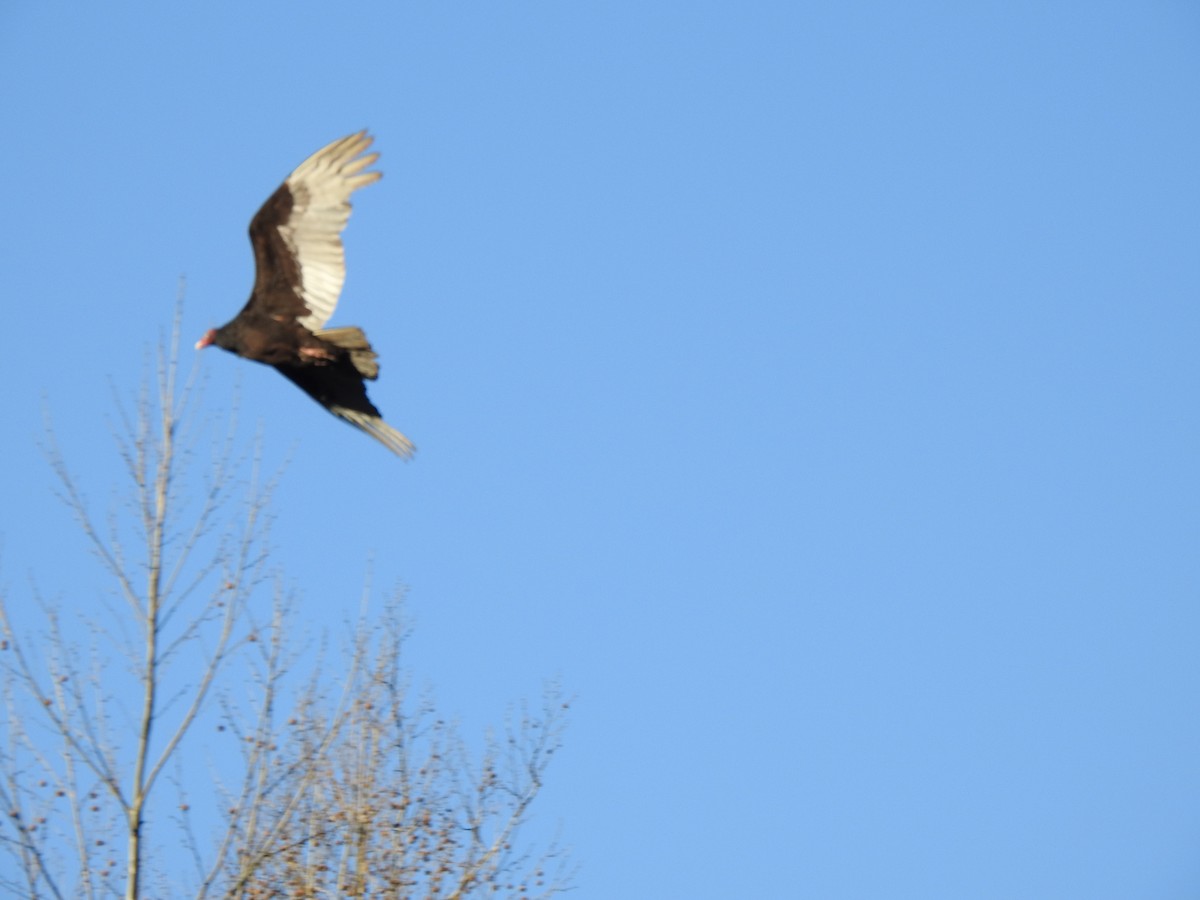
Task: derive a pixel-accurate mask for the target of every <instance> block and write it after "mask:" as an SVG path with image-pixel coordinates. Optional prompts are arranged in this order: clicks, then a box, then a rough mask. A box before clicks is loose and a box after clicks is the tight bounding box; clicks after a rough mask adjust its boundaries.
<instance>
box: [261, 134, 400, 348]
mask: <svg viewBox="0 0 1200 900" xmlns="http://www.w3.org/2000/svg"><path fill="white" fill-rule="evenodd" d="M372 140H374V139H373V138H372V137H371V136H370V135H368V134H367V132H366V131H365V130H364V131H360V132H358V134H352V135H349V136H348V137H344V138H342V139H341V140H337V141H334V142H333V143H332V144H330V145H329V146H327V147H325V148H323V149H321V150H318V151H317V152H316V153H314V154H313V155H312V156H310V157H309V158H308V159H306V160H305V161H304V162H302V163H301V164H300V165H299V166H298V167H297V168H296V171H294V172H292V174H291V175H289V176H288V177H287V180H286V181H285V182H284V183H283V184H281V185H280V186H279V189H278V190H276V191H275V193H274V194H272V195H271V196H270V198H269V199H268V200H267V202H266V203H264V204H263V205H262V208H261V209H260V210H259V211H258V212H257V213H256V214H255V216H254V219H253V221H251V223H250V243H251V244H252V245H253V247H254V264H255V269H256V272H255V280H254V292H253V293H252V294H251V296H250V302H249V303H247V304H246V309H247V310H253V311H255V312H261V313H264V314H266V315H269V316H271V317H272V318H274V319H276V320H278V321H285V322H286V321H292V320H295V321H298V322H299V323H300V324H301V325H303V326H304V327H305V328H307V329H308V330H309V331H316V330H317V329H318V328H322V327H324V325H325V323H326V322H327V321H328V320H329V317H330V316H332V315H333V311H334V309H336V308H337V302H338V297H339V296H341V293H342V283H343V282H344V281H345V279H346V257H345V252H344V251H343V249H342V238H341V233H342V229H343V228H345V227H346V222H347V221H348V220H349V218H350V195H351V194H352V193H354V191H356V190H358V189H359V188H360V187H363V186H365V185H368V184H371V183H372V182H374V181H378V180H379V179H380V178H381V177H382V174H383V173H381V172H364V171H363V169H365V168H366V167H367V166H369V165H371V164H372V163H373V162H375V160H377V159H378V158H379V154H378V153H369V154H367V155H365V156H363V155H361V154H362V153H363V151H365V150H366V149H367V148H368V147H369V146H370V145H371V141H372Z"/></svg>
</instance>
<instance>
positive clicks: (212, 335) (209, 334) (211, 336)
mask: <svg viewBox="0 0 1200 900" xmlns="http://www.w3.org/2000/svg"><path fill="white" fill-rule="evenodd" d="M216 339H217V329H215V328H210V329H208V331H206V332H204V337H202V338H200V340H198V341H196V349H197V350H203V349H204V348H205V347H207V346H208V345H209V344H211V343H212V342H213V341H215V340H216Z"/></svg>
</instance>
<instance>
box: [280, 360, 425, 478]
mask: <svg viewBox="0 0 1200 900" xmlns="http://www.w3.org/2000/svg"><path fill="white" fill-rule="evenodd" d="M275 368H276V369H278V370H279V371H280V372H281V373H283V375H284V377H286V378H287V379H288V380H289V381H291V382H292V383H293V384H295V385H296V386H297V387H299V388H300V389H301V390H302V391H304V392H305V393H306V394H308V395H309V396H310V397H312V398H313V399H314V400H316V401H317V402H318V403H320V404H321V405H322V406H324V407H325V408H326V409H327V410H329V411H330V412H331V413H333V414H334V415H335V416H337V417H338V418H339V419H344V420H345V421H347V422H349V423H350V424H351V425H353V426H354V427H355V428H358V429H360V430H362V431H365V432H366V433H367V434H369V435H371V437H373V438H375V439H376V440H377V441H379V442H380V443H381V444H383V445H384V446H385V447H387V448H388V449H389V450H391V451H392V452H393V453H395V454H397V455H398V456H403V457H404V458H406V459H407V458H409V457H411V456H412V455H413V453H414V452H416V447H414V446H413V443H412V441H410V440H409V439H408V438H406V437H405V436H404V435H403V434H401V433H400V432H399V431H397V430H396V429H395V428H393V427H392V426H391V425H388V424H387V423H386V422H384V421H383V416H381V415H380V413H379V410H378V409H376V408H375V405H374V404H373V403H372V402H371V401H370V399H368V397H367V387H366V385H365V384H363V379H362V375H361V374H359V372H358V370H357V369H355V367H354V365H353V364H352V363H351V361H350V358H349V357H343V358H342V359H340V360H338V361H337V362H336V363H334V364H332V365H323V366H294V365H282V366H276V367H275Z"/></svg>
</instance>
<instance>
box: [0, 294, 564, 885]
mask: <svg viewBox="0 0 1200 900" xmlns="http://www.w3.org/2000/svg"><path fill="white" fill-rule="evenodd" d="M178 338H179V315H178V314H177V315H176V318H175V322H174V327H173V329H172V333H171V337H170V339H169V341H167V342H165V345H164V346H162V347H161V348H160V351H159V353H158V358H157V359H158V362H157V367H156V375H155V376H154V377H153V378H152V379H147V383H148V385H151V386H152V387H150V388H147V389H144V390H143V391H142V393H141V395H140V396H139V398H138V400H137V405H136V410H135V411H134V413H133V414H132V415H128V414H127V413H126V412H125V410H124V409H123V407H122V406H121V405H120V404H119V403H118V406H117V409H118V414H119V427H118V429H117V433H118V441H117V449H118V457H119V459H120V461H121V465H122V471H123V473H124V477H125V479H126V480H127V489H128V496H129V500H128V502H127V503H126V504H125V506H124V508H117V509H115V510H113V511H112V512H111V513H110V514H109V515H108V516H107V517H106V518H105V519H103V520H98V519H97V518H96V517H95V515H94V513H93V512H92V507H91V506H90V504H89V503H88V500H87V498H86V496H85V495H84V492H83V490H82V489H81V487H80V485H79V484H78V483H77V481H76V480H75V479H74V478H73V477H72V475H71V473H70V471H69V469H68V467H67V464H66V462H65V460H64V457H63V454H62V453H61V452H60V451H59V450H58V449H57V446H56V444H55V443H54V441H53V440H51V442H50V444H49V449H48V456H49V460H50V463H51V467H52V469H53V471H54V473H55V475H56V476H57V481H58V484H59V486H60V494H61V496H62V498H63V500H64V501H65V503H66V505H67V507H68V509H69V510H70V511H71V513H72V514H73V515H74V517H75V519H76V521H77V522H78V524H79V526H80V529H81V531H82V534H83V536H84V538H85V539H86V542H87V544H88V546H89V547H90V549H91V551H92V553H93V555H94V556H95V557H96V558H97V559H98V560H99V562H100V565H101V568H102V570H103V571H104V572H105V573H106V574H107V576H108V578H109V580H110V584H111V585H112V586H113V587H112V588H111V591H110V594H109V601H108V603H107V608H106V609H105V610H104V613H103V614H102V615H100V616H95V615H93V616H89V615H88V614H86V613H85V612H82V611H80V610H79V609H78V608H76V609H75V610H74V612H73V614H71V615H68V614H67V609H68V605H66V604H62V603H57V602H50V601H48V600H46V599H45V598H42V597H40V596H38V597H37V599H38V602H39V605H40V612H41V621H42V625H43V627H42V630H41V633H40V634H37V632H36V631H34V632H33V633H34V634H36V637H30V636H29V630H28V629H24V630H23V629H22V627H21V626H20V625H19V623H18V622H17V621H15V619H14V617H13V616H12V615H11V609H10V606H9V605H8V603H7V600H6V598H5V597H4V596H3V595H2V594H0V678H2V681H0V685H2V687H3V701H4V720H5V722H6V725H7V727H6V728H5V732H4V737H3V740H2V741H0V804H2V806H3V819H2V820H0V853H7V854H8V856H9V857H10V858H11V860H12V861H13V862H14V863H15V865H11V866H4V865H0V889H2V890H3V891H4V892H5V893H6V895H11V896H23V897H29V898H41V897H67V896H81V897H87V898H97V897H120V896H124V897H126V898H129V900H133V898H139V897H144V896H172V897H176V896H187V895H194V896H196V897H218V896H219V897H230V898H232V897H238V898H243V897H244V898H252V897H253V898H259V897H326V896H327V897H368V896H370V897H375V896H389V897H405V898H409V897H429V898H450V897H453V898H464V897H468V896H472V895H474V894H476V893H478V894H481V895H486V896H514V897H528V896H550V895H552V894H554V893H556V892H558V891H559V890H561V889H562V888H563V887H564V886H565V885H566V883H567V880H568V877H569V873H567V872H566V870H565V868H564V867H563V860H564V857H563V855H562V854H561V853H560V852H559V851H558V850H557V849H555V848H554V847H553V846H552V847H551V848H550V849H549V850H547V851H545V852H543V853H540V854H537V855H534V854H532V853H529V852H526V851H522V850H520V849H518V848H519V847H520V844H519V843H518V842H517V835H518V831H519V829H520V827H521V825H522V824H523V822H524V821H525V819H526V816H527V813H528V809H529V806H530V804H531V803H532V802H533V800H534V798H535V797H536V796H537V793H538V791H539V789H540V787H541V784H542V779H543V776H544V773H545V770H546V766H547V764H548V762H549V760H550V758H551V756H552V755H553V753H554V752H555V751H556V750H557V749H558V746H559V740H560V737H561V731H562V725H563V720H564V714H565V709H566V704H565V703H564V702H562V701H561V699H559V698H558V696H557V693H556V692H550V693H548V694H547V696H546V702H545V704H544V708H543V709H542V711H541V712H540V713H539V714H538V715H536V716H534V715H530V714H529V713H528V712H526V713H525V714H523V716H522V717H521V719H520V720H519V721H518V722H516V723H513V724H512V725H511V726H510V727H509V729H508V731H507V733H506V737H505V738H504V739H503V740H502V741H499V742H497V741H490V742H489V743H488V747H487V749H486V750H485V751H484V753H483V755H482V759H481V761H479V762H478V763H473V762H472V758H471V754H470V753H469V752H468V751H467V749H466V746H465V744H464V743H463V742H462V741H461V740H460V739H459V738H458V737H457V736H456V735H455V733H454V730H453V729H452V728H450V727H449V726H447V725H446V723H445V722H444V721H442V720H441V719H439V718H438V717H437V715H436V713H435V711H434V709H433V707H432V705H431V704H429V703H428V702H424V703H416V704H412V703H410V700H409V696H408V692H407V690H406V684H407V683H406V681H405V679H404V677H403V675H402V669H401V666H400V650H401V646H402V643H403V640H402V638H403V634H404V628H403V622H402V617H401V616H400V614H399V606H398V605H397V604H392V605H390V606H388V607H387V609H386V611H385V613H384V615H383V616H382V617H381V618H380V619H379V620H378V621H375V622H372V621H371V620H370V618H369V617H368V616H367V615H365V614H364V615H361V616H360V617H359V620H358V622H357V623H356V624H354V625H353V626H352V627H351V630H350V633H349V635H348V638H347V641H346V647H345V648H344V649H343V650H341V651H340V652H339V653H337V654H334V655H333V656H334V659H333V665H332V667H333V668H335V670H336V671H339V672H340V673H342V674H341V677H340V678H339V679H338V680H337V681H336V682H334V686H333V687H332V688H330V687H327V685H328V684H329V681H328V679H325V678H323V677H322V675H321V671H320V668H319V664H317V666H318V667H317V668H315V669H314V668H310V669H309V670H308V671H305V670H304V668H303V667H302V664H301V660H304V661H305V663H304V664H305V665H308V662H307V661H308V660H310V659H311V658H312V655H311V654H309V653H307V652H306V651H307V649H308V648H302V647H297V646H295V645H294V644H293V643H291V641H292V640H293V638H292V635H294V633H295V629H294V627H291V626H292V625H293V624H294V623H292V621H291V619H290V616H291V611H292V608H293V605H294V600H293V598H291V597H290V596H289V595H288V593H287V591H286V589H285V587H284V579H283V576H282V575H281V574H280V568H281V567H280V566H278V565H276V564H275V563H273V562H271V560H270V558H269V555H268V543H267V533H268V526H269V521H270V520H269V516H268V514H267V510H268V505H269V500H270V495H271V489H272V486H273V480H268V481H266V482H265V483H264V482H263V481H262V479H261V478H260V476H259V474H258V472H259V460H258V456H257V454H246V453H243V454H241V455H239V453H238V452H236V449H235V448H236V443H237V442H236V440H235V437H234V436H235V434H236V423H235V422H234V421H233V420H232V419H231V421H230V424H229V426H228V427H227V428H226V429H224V431H223V434H222V436H221V437H219V438H217V439H215V440H214V439H211V438H210V439H209V448H210V449H209V451H208V452H207V453H205V452H202V451H201V450H200V449H198V448H199V447H200V446H201V443H202V441H201V437H200V435H201V434H203V433H206V432H205V431H204V429H203V428H200V429H196V428H195V426H196V424H197V420H196V416H195V414H194V410H193V406H195V405H196V402H197V397H198V390H197V384H196V379H195V374H194V372H193V374H192V375H190V376H188V377H186V378H182V379H181V377H180V373H179V367H178V343H179V341H178ZM201 424H203V423H201ZM211 430H212V429H211V427H209V429H208V433H211ZM51 433H52V432H51ZM205 457H206V458H207V459H208V462H207V463H206V464H205V463H202V462H201V460H202V458H205ZM198 470H199V471H198ZM185 476H186V477H185ZM197 480H198V481H199V484H200V486H199V488H198V489H195V488H193V489H191V490H189V489H188V488H189V487H190V486H192V485H194V484H195V483H196V481H197ZM269 566H270V569H269V568H268V567H269ZM89 606H90V604H89ZM234 686H237V687H238V689H236V690H235V688H234ZM197 729H202V730H203V731H204V733H205V734H206V735H208V739H207V741H206V740H197ZM214 734H215V735H218V736H219V737H220V738H223V739H227V740H231V741H236V742H237V746H238V747H239V748H240V751H241V752H240V754H239V755H238V759H237V762H236V764H233V765H231V764H230V763H229V761H228V756H229V755H228V754H227V753H226V754H223V755H221V759H219V760H214V759H212V758H209V759H207V760H205V757H204V754H205V744H206V743H207V744H208V745H209V749H210V750H211V747H212V741H213V737H212V736H213V735H214ZM219 755H220V754H219ZM172 782H174V785H173V786H174V790H171V787H172V784H171V783H172ZM192 797H197V798H201V797H202V798H206V799H207V800H208V801H209V803H208V806H209V807H211V809H208V810H204V809H203V808H201V809H198V808H197V807H198V806H200V807H203V806H204V804H202V803H201V804H196V803H193V802H192V800H190V799H189V798H192ZM213 798H219V799H220V801H221V802H220V806H219V807H218V806H217V805H216V804H215V802H213ZM177 847H183V848H185V849H186V852H187V856H188V857H189V858H190V859H191V866H190V867H181V866H178V865H176V864H172V865H170V866H168V865H164V864H163V863H162V861H163V860H165V859H172V860H174V859H176V858H178V856H179V854H178V850H176V849H173V848H177ZM152 861H156V862H152ZM189 871H190V874H189ZM6 873H11V874H6Z"/></svg>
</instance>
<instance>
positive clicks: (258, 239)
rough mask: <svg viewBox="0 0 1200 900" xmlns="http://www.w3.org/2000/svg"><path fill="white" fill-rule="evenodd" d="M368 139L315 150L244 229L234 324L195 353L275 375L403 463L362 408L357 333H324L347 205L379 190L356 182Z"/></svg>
mask: <svg viewBox="0 0 1200 900" xmlns="http://www.w3.org/2000/svg"><path fill="white" fill-rule="evenodd" d="M372 140H373V138H371V136H370V135H368V134H367V132H366V131H365V130H364V131H360V132H359V133H358V134H352V135H349V136H348V137H344V138H342V139H341V140H339V141H334V142H333V143H332V144H330V145H329V146H328V147H325V148H324V149H322V150H318V151H317V152H316V153H314V154H313V155H312V156H310V157H309V158H308V159H306V160H305V161H304V162H302V163H301V164H300V166H299V167H298V168H297V169H296V171H294V172H293V173H292V174H291V175H289V176H288V177H287V180H286V181H285V182H284V183H283V184H281V185H280V186H279V189H278V190H277V191H275V193H274V194H272V195H271V196H270V198H269V199H268V200H267V202H266V203H264V204H263V205H262V208H261V209H260V210H259V211H258V212H257V213H256V214H255V216H254V219H253V220H252V221H251V222H250V243H251V244H252V245H253V246H254V265H255V275H254V290H253V291H251V293H250V299H249V300H248V301H247V302H246V305H245V306H244V307H243V308H242V311H241V312H240V313H238V314H237V317H236V318H234V319H233V320H232V321H230V322H228V323H227V324H225V325H222V326H221V327H220V328H211V329H209V330H208V331H207V332H206V333H205V335H204V337H202V338H200V340H199V341H197V342H196V349H197V350H199V349H202V348H204V347H207V346H209V345H210V344H216V345H217V346H218V347H221V348H222V349H224V350H228V351H229V352H230V353H236V354H237V355H238V356H241V357H244V358H246V359H252V360H254V361H255V362H260V363H265V364H266V365H268V366H274V367H275V368H276V369H277V370H279V372H280V373H282V374H283V376H284V377H285V378H287V379H288V380H290V381H291V382H292V383H294V384H295V385H297V386H298V387H299V388H300V389H301V390H302V391H304V392H305V393H306V394H308V395H309V396H310V397H312V398H313V399H314V400H316V401H317V402H318V403H320V404H321V405H322V406H324V407H325V408H326V409H327V410H329V411H330V412H331V413H333V414H334V415H335V416H338V417H339V418H342V419H345V420H346V421H347V422H349V423H350V424H351V425H353V426H354V427H356V428H360V429H362V430H363V431H365V432H366V433H367V434H369V435H371V437H373V438H375V439H377V440H378V441H380V442H381V443H382V444H384V445H385V446H386V447H387V448H388V449H389V450H392V451H393V452H395V453H398V454H399V455H400V456H403V457H406V458H407V457H411V456H412V454H413V450H414V449H415V448H414V447H413V445H412V442H411V441H410V440H409V439H408V438H406V437H405V436H404V435H402V434H401V433H400V432H398V431H397V430H396V429H394V428H392V427H391V426H390V425H387V424H386V423H385V422H384V421H383V418H382V417H381V416H380V414H379V410H378V409H376V408H375V405H374V404H373V403H371V401H370V400H369V399H367V388H366V385H365V384H364V383H363V379H370V380H372V381H373V380H375V378H376V377H377V376H378V375H379V364H378V363H377V362H376V361H375V360H376V355H375V351H374V350H372V349H371V345H370V344H369V343H368V342H367V336H366V335H365V334H364V333H363V330H362V329H361V328H355V327H353V326H342V327H341V328H326V327H325V323H326V322H327V321H328V320H329V317H330V316H332V315H333V311H334V309H336V308H337V302H338V296H339V295H340V294H341V292H342V282H343V281H344V280H345V277H346V265H345V257H344V254H343V252H342V240H341V237H340V235H341V233H342V229H343V228H345V227H346V221H347V220H348V219H349V218H350V195H351V194H352V193H354V191H356V190H358V189H359V188H360V187H363V186H364V185H368V184H371V183H372V182H374V181H378V180H379V178H380V176H381V175H382V174H383V173H381V172H364V171H363V170H364V169H366V168H367V166H369V165H371V164H372V163H374V162H375V160H377V159H378V158H379V154H378V153H370V154H368V155H366V156H362V155H361V154H362V153H363V151H365V150H366V149H367V148H368V147H369V146H370V145H371V141H372Z"/></svg>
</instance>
